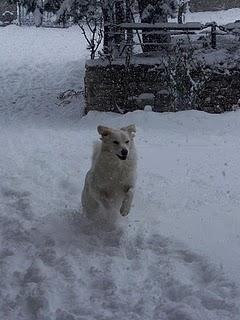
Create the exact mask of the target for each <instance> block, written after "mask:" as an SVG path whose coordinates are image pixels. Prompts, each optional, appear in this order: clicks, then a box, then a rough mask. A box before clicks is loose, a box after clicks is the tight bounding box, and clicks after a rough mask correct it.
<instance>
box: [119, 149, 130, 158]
mask: <svg viewBox="0 0 240 320" xmlns="http://www.w3.org/2000/svg"><path fill="white" fill-rule="evenodd" d="M127 155H128V150H127V149H125V148H123V149H122V150H121V155H119V154H117V156H118V158H119V159H121V160H126V159H127Z"/></svg>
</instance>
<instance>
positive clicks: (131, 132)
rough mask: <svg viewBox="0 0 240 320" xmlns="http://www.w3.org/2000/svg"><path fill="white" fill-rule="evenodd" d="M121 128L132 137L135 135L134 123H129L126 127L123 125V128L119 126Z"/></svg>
mask: <svg viewBox="0 0 240 320" xmlns="http://www.w3.org/2000/svg"><path fill="white" fill-rule="evenodd" d="M121 130H123V131H127V132H128V133H129V134H130V135H131V136H132V137H134V136H135V133H136V127H135V124H130V125H129V126H127V127H123V128H121Z"/></svg>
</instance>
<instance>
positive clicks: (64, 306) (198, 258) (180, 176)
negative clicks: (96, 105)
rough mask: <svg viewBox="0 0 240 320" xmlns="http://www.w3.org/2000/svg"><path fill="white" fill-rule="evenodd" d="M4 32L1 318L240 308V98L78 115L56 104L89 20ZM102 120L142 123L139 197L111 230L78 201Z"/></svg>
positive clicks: (77, 79) (181, 315)
mask: <svg viewBox="0 0 240 320" xmlns="http://www.w3.org/2000/svg"><path fill="white" fill-rule="evenodd" d="M2 39H3V40H4V41H3V42H2V41H0V42H1V43H3V46H1V47H0V57H1V59H0V80H1V86H0V146H1V155H0V181H1V184H0V241H1V242H0V243H1V244H0V283H1V286H0V318H1V319H4V320H5V319H11V320H31V319H39V320H49V319H51V320H52V319H54V320H55V319H56V320H80V319H81V320H83V319H84V320H86V319H88V320H91V319H104V320H105V319H116V318H117V319H147V320H148V319H149V320H150V319H156V320H196V319H198V320H203V319H204V320H205V319H206V320H223V319H224V320H229V319H231V320H239V317H240V310H239V301H240V291H239V285H240V273H239V270H240V255H239V245H240V216H239V207H240V194H239V190H240V181H239V172H240V164H239V158H240V148H239V135H240V112H239V111H237V112H234V113H227V114H222V115H209V114H205V113H201V112H196V111H188V112H180V113H176V114H168V113H166V114H155V113H152V112H143V111H138V112H134V113H129V114H127V115H124V116H122V115H117V114H111V113H96V112H92V113H89V114H88V115H87V116H86V117H84V118H82V119H80V116H81V113H82V109H81V106H82V104H81V103H82V102H81V99H80V101H75V102H74V103H72V104H71V105H67V106H65V107H58V106H56V104H55V102H56V96H57V94H58V93H59V92H61V91H63V90H65V89H68V88H72V87H73V88H75V89H80V86H81V85H82V81H83V73H84V59H85V57H86V55H87V53H86V50H85V49H84V46H85V44H84V42H83V40H82V37H81V36H80V33H79V30H78V29H77V28H71V29H68V30H51V29H35V28H23V29H18V28H17V27H7V28H2V29H0V40H2ZM78 40H79V41H78ZM23 44H24V45H23ZM13 50H14V52H13ZM99 123H102V124H105V125H111V126H122V125H126V124H129V123H135V124H136V126H137V136H136V145H137V149H138V156H139V164H138V182H137V189H136V196H135V199H134V207H133V208H132V211H131V213H130V215H129V216H128V217H126V218H122V217H120V221H119V225H118V227H117V229H116V230H115V231H112V232H108V233H106V232H103V231H102V230H101V229H99V228H98V226H95V225H91V224H89V222H88V221H86V220H85V219H84V218H83V217H82V216H81V209H80V193H81V190H82V186H83V181H84V176H85V174H86V171H87V170H88V168H89V166H90V158H91V151H92V143H93V141H94V140H95V139H97V138H98V137H97V132H96V126H97V125H98V124H99Z"/></svg>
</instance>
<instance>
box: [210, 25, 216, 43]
mask: <svg viewBox="0 0 240 320" xmlns="http://www.w3.org/2000/svg"><path fill="white" fill-rule="evenodd" d="M211 46H212V48H213V49H216V47H217V24H216V22H213V23H212V25H211Z"/></svg>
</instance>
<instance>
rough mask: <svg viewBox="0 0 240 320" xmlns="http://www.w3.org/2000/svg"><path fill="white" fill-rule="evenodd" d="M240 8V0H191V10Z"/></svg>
mask: <svg viewBox="0 0 240 320" xmlns="http://www.w3.org/2000/svg"><path fill="white" fill-rule="evenodd" d="M231 8H240V0H190V10H191V11H192V12H196V11H213V10H226V9H231Z"/></svg>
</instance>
